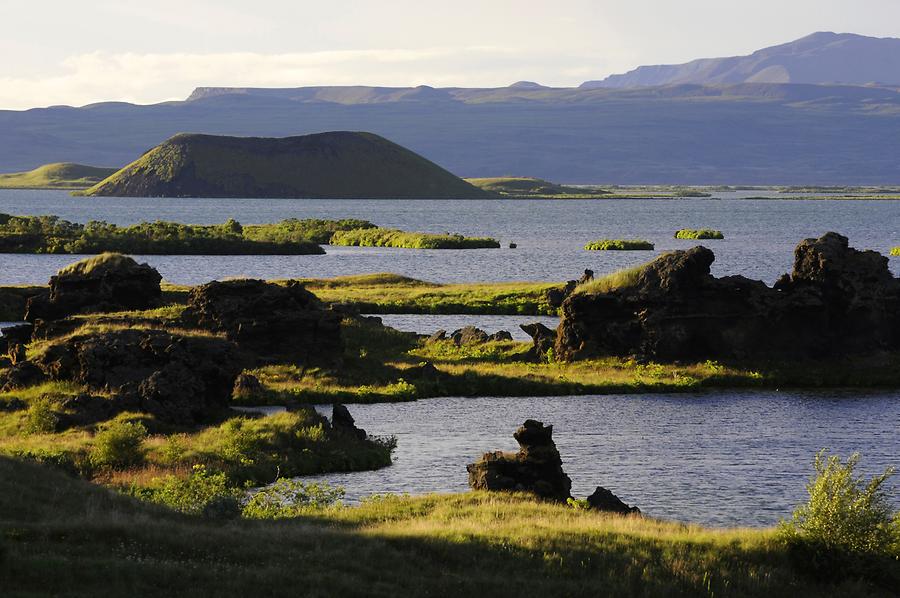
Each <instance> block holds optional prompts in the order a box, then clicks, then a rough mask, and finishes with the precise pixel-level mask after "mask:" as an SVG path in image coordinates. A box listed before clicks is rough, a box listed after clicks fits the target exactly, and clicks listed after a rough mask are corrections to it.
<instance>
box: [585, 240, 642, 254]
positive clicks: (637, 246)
mask: <svg viewBox="0 0 900 598" xmlns="http://www.w3.org/2000/svg"><path fill="white" fill-rule="evenodd" d="M584 248H585V249H587V250H588V251H635V250H637V251H642V250H652V249H653V248H654V245H653V243H651V242H650V241H642V240H640V239H600V240H599V241H594V242H592V243H588V244H587V245H585V246H584Z"/></svg>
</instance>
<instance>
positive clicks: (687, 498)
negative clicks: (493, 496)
mask: <svg viewBox="0 0 900 598" xmlns="http://www.w3.org/2000/svg"><path fill="white" fill-rule="evenodd" d="M898 399H900V394H898V393H896V392H894V393H860V392H854V393H835V392H829V393H823V392H776V391H772V392H719V393H715V394H702V395H680V394H679V395H649V396H615V395H613V396H589V397H557V398H547V397H539V398H491V397H483V398H444V399H428V400H422V401H418V402H414V403H403V404H378V405H351V406H350V410H351V412H352V414H353V416H354V417H355V418H356V422H357V425H359V426H360V427H363V428H365V429H366V430H367V431H368V432H369V433H370V434H376V435H390V434H393V435H396V437H397V439H398V445H397V451H396V453H395V463H394V465H392V466H390V467H388V468H386V469H382V470H379V471H373V472H360V473H348V474H329V475H324V476H316V477H313V478H304V479H314V480H325V481H328V482H330V483H332V484H340V485H343V486H344V487H345V488H346V490H347V496H348V498H349V499H350V500H358V499H359V498H360V497H362V496H367V495H370V494H374V493H381V492H401V493H402V492H408V493H410V494H420V493H426V492H462V491H465V490H466V489H467V474H466V467H465V466H466V464H467V463H470V462H472V461H473V460H475V459H476V458H478V457H479V456H480V455H481V454H482V453H484V452H486V451H493V450H515V449H516V448H517V445H516V442H515V440H513V438H512V432H513V431H514V430H515V429H516V427H517V426H519V425H520V424H521V423H522V422H523V421H524V420H525V419H527V418H533V419H538V420H541V421H543V422H544V423H546V424H553V426H554V429H553V436H554V439H555V441H556V444H557V447H558V448H559V451H560V453H561V455H562V458H563V466H564V468H565V470H566V472H567V473H568V474H569V477H571V478H572V493H573V494H574V495H575V496H577V497H581V498H583V497H584V496H586V495H588V494H590V493H591V492H592V491H593V490H594V488H595V487H596V486H597V485H602V486H605V487H607V488H609V489H611V490H612V491H613V492H614V493H615V494H617V495H618V496H619V497H620V498H622V499H623V500H624V501H625V502H627V503H629V504H635V505H637V506H639V507H641V509H642V510H643V511H644V512H645V513H647V514H650V515H653V516H656V517H663V518H672V519H678V520H684V521H694V522H698V523H704V524H709V525H750V526H759V525H772V524H774V523H776V522H777V521H778V520H779V518H780V517H786V516H789V515H790V512H791V510H792V509H793V507H794V505H796V504H797V503H798V502H801V501H802V500H804V497H805V490H804V484H805V482H806V480H807V479H808V478H809V476H810V471H811V470H812V460H813V457H814V455H815V453H816V451H818V450H820V449H821V448H825V447H827V448H829V449H830V450H831V451H833V452H838V453H840V454H842V455H845V456H846V455H849V454H850V453H852V452H853V451H859V452H861V453H862V455H863V461H862V466H861V472H862V473H866V474H867V475H868V474H873V473H876V472H877V473H880V472H881V471H883V470H884V468H885V467H887V466H888V465H893V466H900V431H898V422H900V400H898ZM321 410H322V411H323V413H326V414H328V415H330V408H325V407H322V408H321ZM894 488H895V489H896V488H897V486H896V484H895V486H894ZM895 498H896V495H895ZM898 504H900V502H898Z"/></svg>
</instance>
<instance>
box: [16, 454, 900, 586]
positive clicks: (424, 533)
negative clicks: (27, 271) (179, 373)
mask: <svg viewBox="0 0 900 598" xmlns="http://www.w3.org/2000/svg"><path fill="white" fill-rule="evenodd" d="M463 475H464V473H463ZM194 477H195V478H196V480H195V486H196V487H197V489H196V493H195V496H197V497H200V498H201V499H202V498H203V497H207V496H209V495H210V494H213V495H215V494H216V493H217V492H218V491H219V490H220V489H222V488H223V487H222V486H221V479H219V480H216V479H211V478H210V476H209V475H208V474H207V475H206V476H205V477H206V479H202V477H203V476H200V475H195V476H194ZM295 493H296V494H299V495H300V496H301V497H302V496H313V497H315V496H316V493H315V492H312V493H311V492H309V491H308V489H303V490H299V491H298V489H297V488H296V487H291V486H285V485H282V483H280V482H279V483H278V484H276V485H275V486H274V487H273V490H272V491H271V494H270V495H263V498H261V499H260V500H258V501H256V504H254V505H253V506H252V508H251V507H250V504H246V505H243V506H242V505H241V504H239V503H235V502H233V501H228V500H227V499H226V500H222V499H220V500H216V501H206V502H205V504H206V505H207V506H206V507H205V509H206V510H205V512H202V513H198V514H193V515H188V514H182V513H178V512H175V511H174V510H172V509H170V508H166V507H165V506H157V505H153V504H147V503H145V502H140V501H136V500H134V499H133V498H130V497H128V496H122V495H120V494H116V493H111V492H109V491H108V490H106V489H104V488H100V487H97V486H94V485H91V484H88V483H85V482H83V481H80V480H77V479H73V478H71V477H68V476H66V475H64V474H62V473H59V472H56V471H53V470H51V469H48V468H42V467H38V466H36V465H34V464H30V463H24V462H20V461H14V460H10V459H5V458H0V513H3V515H2V517H0V542H2V546H3V548H4V551H3V553H2V557H0V579H3V584H4V585H3V588H4V592H5V593H6V594H7V595H10V596H19V595H38V594H41V595H47V594H49V595H61V594H78V595H89V596H125V595H142V596H172V595H178V596H209V595H216V596H256V595H284V594H287V593H290V594H291V595H315V596H325V595H340V596H385V597H387V596H401V595H402V596H421V595H435V596H437V595H440V596H450V595H455V596H458V595H473V596H484V595H490V596H516V597H518V596H525V595H541V596H567V597H568V596H595V595H597V591H598V588H602V592H603V593H606V594H609V595H614V596H623V597H629V596H700V595H702V596H723V595H735V596H764V597H766V598H768V597H771V596H788V595H789V596H791V597H795V598H805V597H807V596H808V597H818V596H848V597H855V596H888V595H890V593H891V589H890V588H891V586H884V585H877V584H876V583H873V582H872V581H869V580H866V579H859V578H852V577H851V578H845V579H837V580H832V579H822V578H817V577H814V576H811V575H808V574H807V573H806V572H805V570H804V569H803V568H801V567H799V566H798V565H796V564H795V561H794V559H793V558H792V557H791V552H790V549H789V547H788V546H787V545H786V544H785V543H784V542H782V541H781V540H780V539H779V537H778V535H777V533H776V531H775V530H772V529H759V530H754V529H709V528H704V527H700V526H697V525H685V524H680V523H672V522H664V521H658V520H654V519H650V518H641V517H633V516H630V517H621V516H614V515H606V514H602V513H597V512H594V511H590V510H584V509H573V508H571V507H569V506H566V505H556V504H550V503H544V502H540V501H537V500H534V499H533V498H531V497H529V496H527V495H521V494H498V493H466V494H457V495H444V496H437V495H431V496H423V497H415V498H412V497H399V496H384V497H376V498H373V499H370V500H367V501H365V502H364V503H363V504H362V505H360V506H358V507H343V508H335V507H330V506H328V504H329V503H328V499H329V496H328V495H327V493H326V496H325V497H324V499H325V500H324V505H325V506H324V507H321V506H319V505H315V506H314V505H312V504H311V503H310V504H307V505H303V501H302V499H301V500H300V501H298V502H297V503H295V504H296V505H297V506H298V508H287V509H280V508H279V507H278V506H277V505H274V510H273V501H272V500H271V498H272V497H273V496H275V495H282V496H283V495H287V496H288V497H291V496H293V495H295ZM176 494H179V493H178V492H176ZM316 500H318V499H317V498H313V501H316ZM195 502H203V501H186V502H185V503H184V504H186V505H189V504H194V503H195ZM309 507H313V508H309ZM185 510H187V509H185ZM241 514H243V515H244V516H245V518H244V519H237V520H235V521H232V522H229V523H227V524H223V523H222V522H221V521H218V520H216V519H218V517H213V516H212V515H220V516H237V515H241ZM204 515H205V516H204ZM256 516H258V517H259V518H254V517H256ZM336 563H339V564H340V566H336ZM151 565H152V566H151ZM892 566H893V567H895V568H896V566H897V565H896V564H894V565H892ZM51 573H52V574H51ZM298 580H302V581H301V582H298Z"/></svg>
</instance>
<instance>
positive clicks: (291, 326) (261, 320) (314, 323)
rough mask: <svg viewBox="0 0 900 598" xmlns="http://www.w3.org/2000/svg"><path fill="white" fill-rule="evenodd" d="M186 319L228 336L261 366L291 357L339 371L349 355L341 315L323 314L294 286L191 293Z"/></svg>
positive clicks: (243, 283) (224, 287) (248, 283)
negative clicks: (277, 359) (256, 357)
mask: <svg viewBox="0 0 900 598" xmlns="http://www.w3.org/2000/svg"><path fill="white" fill-rule="evenodd" d="M182 319H183V321H184V322H185V324H186V325H188V326H193V327H197V328H202V329H205V330H210V331H213V332H221V333H224V334H225V336H226V337H227V338H228V339H229V340H232V341H234V342H235V343H237V345H238V346H239V347H241V348H242V349H245V350H247V351H248V352H249V353H253V354H254V355H256V356H258V357H259V358H260V360H261V361H265V360H266V359H268V358H271V357H290V358H292V359H295V360H297V361H298V362H299V363H303V364H315V365H322V366H335V365H338V364H339V363H340V360H341V356H342V354H343V350H344V346H343V342H342V340H341V316H340V314H337V313H334V312H331V311H327V310H324V309H322V307H321V305H320V303H319V300H318V299H317V298H316V296H315V295H313V294H312V293H310V292H309V291H307V290H306V289H305V288H304V287H303V285H302V284H300V283H298V282H295V281H291V282H288V283H287V284H286V285H279V284H273V283H269V282H265V281H262V280H228V281H225V282H210V283H208V284H205V285H202V286H199V287H196V288H194V289H193V290H192V291H191V294H190V298H189V300H188V307H187V308H186V309H185V311H184V314H183V315H182Z"/></svg>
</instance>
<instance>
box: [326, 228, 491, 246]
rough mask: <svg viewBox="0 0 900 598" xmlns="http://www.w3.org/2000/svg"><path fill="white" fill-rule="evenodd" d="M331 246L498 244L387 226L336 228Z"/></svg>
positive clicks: (484, 240) (480, 239) (477, 238)
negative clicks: (351, 228)
mask: <svg viewBox="0 0 900 598" xmlns="http://www.w3.org/2000/svg"><path fill="white" fill-rule="evenodd" d="M331 244H332V245H349V246H357V247H405V248H408V249H496V248H499V247H500V243H499V242H498V241H497V240H496V239H491V238H487V237H463V236H462V235H451V234H446V235H435V234H429V233H408V232H404V231H401V230H395V229H389V228H365V229H356V230H348V231H336V232H335V233H334V234H333V235H332V236H331Z"/></svg>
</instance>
